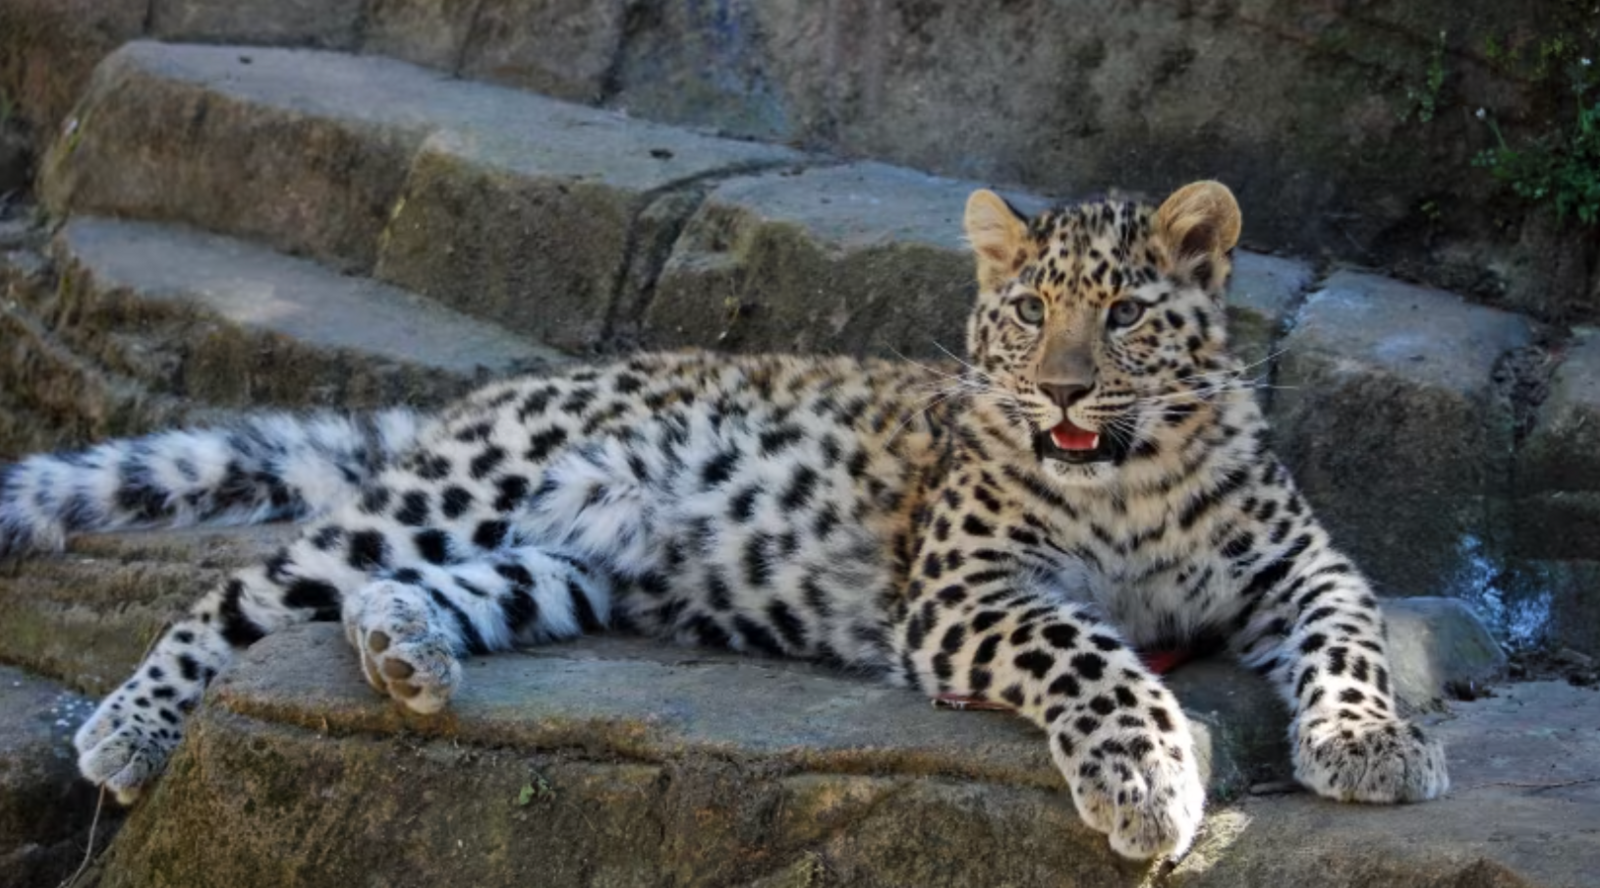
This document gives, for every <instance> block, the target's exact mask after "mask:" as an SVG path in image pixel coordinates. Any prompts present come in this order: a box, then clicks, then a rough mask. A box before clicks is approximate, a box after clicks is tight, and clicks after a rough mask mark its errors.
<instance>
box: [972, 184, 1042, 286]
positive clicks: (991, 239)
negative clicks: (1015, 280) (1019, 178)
mask: <svg viewBox="0 0 1600 888" xmlns="http://www.w3.org/2000/svg"><path fill="white" fill-rule="evenodd" d="M965 224H966V229H967V242H968V243H970V244H972V251H973V252H974V253H976V254H977V256H978V287H979V289H980V290H983V291H986V292H987V291H989V290H994V289H996V288H997V287H999V286H1000V285H1001V284H1003V283H1005V281H1006V279H1008V278H1010V277H1011V276H1012V275H1015V274H1016V273H1017V270H1018V269H1020V268H1021V267H1022V263H1023V260H1024V258H1025V257H1026V255H1027V253H1026V249H1025V248H1026V245H1027V242H1028V223H1027V220H1025V219H1023V218H1022V214H1020V213H1018V212H1017V211H1016V210H1015V209H1013V208H1012V206H1011V205H1010V204H1008V203H1006V201H1005V198H1003V197H1001V196H1000V195H998V194H995V193H994V192H993V191H989V190H988V189H979V190H977V191H974V192H972V196H971V197H969V198H967V213H966V220H965Z"/></svg>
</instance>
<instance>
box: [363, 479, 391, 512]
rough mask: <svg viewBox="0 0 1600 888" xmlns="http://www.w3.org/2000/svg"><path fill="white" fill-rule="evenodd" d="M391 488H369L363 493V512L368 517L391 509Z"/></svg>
mask: <svg viewBox="0 0 1600 888" xmlns="http://www.w3.org/2000/svg"><path fill="white" fill-rule="evenodd" d="M389 496H390V494H389V488H387V487H383V486H381V485H379V486H373V487H368V488H367V489H366V490H364V491H362V492H361V511H362V512H365V513H366V514H368V515H376V514H378V513H379V512H382V511H383V510H384V509H387V508H389Z"/></svg>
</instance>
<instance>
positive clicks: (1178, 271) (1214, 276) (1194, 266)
mask: <svg viewBox="0 0 1600 888" xmlns="http://www.w3.org/2000/svg"><path fill="white" fill-rule="evenodd" d="M1241 225H1242V219H1241V218H1240V215H1239V202H1238V201H1236V200H1234V199H1233V192H1232V191H1229V190H1228V186H1226V185H1224V184H1222V183H1221V182H1209V181H1207V182H1195V183H1193V184H1191V185H1185V186H1184V187H1182V188H1180V189H1178V190H1177V191H1176V192H1175V193H1174V194H1173V195H1172V196H1171V197H1169V198H1167V200H1166V203H1163V204H1162V205H1161V209H1159V210H1157V211H1156V231H1157V232H1158V233H1159V235H1160V237H1161V240H1162V242H1163V243H1165V244H1166V247H1167V255H1168V256H1169V257H1170V259H1171V262H1172V267H1171V269H1170V271H1171V272H1172V273H1173V274H1175V275H1177V276H1179V277H1185V278H1188V279H1190V280H1193V281H1194V282H1195V283H1196V284H1199V285H1200V288H1201V289H1203V290H1205V291H1206V292H1208V293H1211V294H1213V295H1216V294H1220V293H1221V292H1222V288H1223V287H1224V286H1225V285H1226V284H1227V281H1228V272H1229V271H1231V270H1232V267H1233V262H1232V260H1231V259H1230V254H1231V252H1232V250H1233V247H1234V245H1235V244H1237V243H1238V242H1239V229H1240V226H1241Z"/></svg>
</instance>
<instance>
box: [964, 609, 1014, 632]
mask: <svg viewBox="0 0 1600 888" xmlns="http://www.w3.org/2000/svg"><path fill="white" fill-rule="evenodd" d="M1005 618H1006V615H1005V613H1004V612H1002V611H980V612H979V613H978V615H977V616H976V617H973V618H972V631H973V632H974V633H977V632H983V631H986V630H987V629H988V628H989V627H991V626H993V625H994V624H996V623H998V622H1000V621H1001V620H1004V619H1005Z"/></svg>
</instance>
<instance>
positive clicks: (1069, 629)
mask: <svg viewBox="0 0 1600 888" xmlns="http://www.w3.org/2000/svg"><path fill="white" fill-rule="evenodd" d="M1039 634H1040V635H1041V636H1043V637H1044V640H1045V641H1048V642H1050V645H1051V646H1052V647H1054V648H1055V649H1056V650H1059V651H1065V650H1071V649H1072V646H1073V645H1074V644H1075V643H1077V640H1078V627H1076V626H1069V625H1067V624H1066V623H1052V624H1051V625H1049V626H1046V627H1044V628H1043V629H1041V630H1039Z"/></svg>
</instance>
